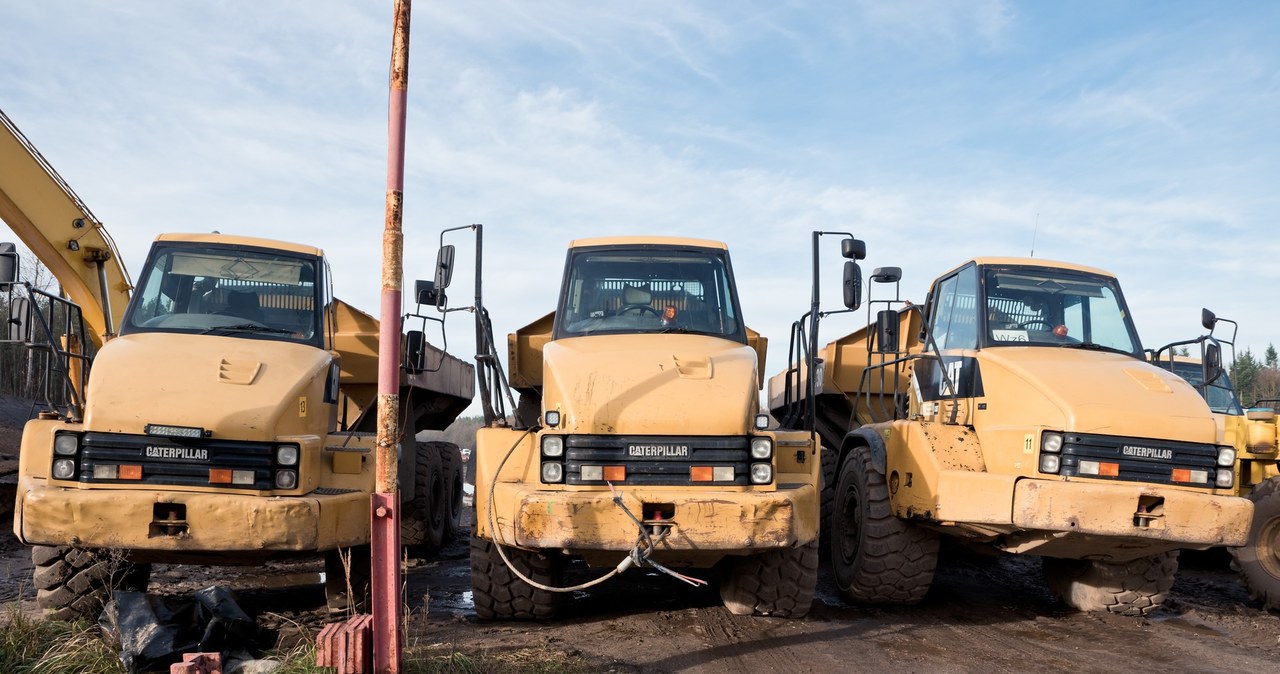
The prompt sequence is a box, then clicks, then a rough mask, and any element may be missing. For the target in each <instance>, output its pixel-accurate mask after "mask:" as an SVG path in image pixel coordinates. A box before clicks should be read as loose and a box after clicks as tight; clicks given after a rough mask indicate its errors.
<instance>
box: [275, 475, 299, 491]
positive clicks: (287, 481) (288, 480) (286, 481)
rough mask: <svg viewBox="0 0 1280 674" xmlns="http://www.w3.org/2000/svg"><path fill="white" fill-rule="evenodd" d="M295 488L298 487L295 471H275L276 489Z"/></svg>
mask: <svg viewBox="0 0 1280 674" xmlns="http://www.w3.org/2000/svg"><path fill="white" fill-rule="evenodd" d="M296 486H298V473H297V472H296V471H292V470H277V471H276V489H293V488H294V487H296Z"/></svg>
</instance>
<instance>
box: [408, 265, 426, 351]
mask: <svg viewBox="0 0 1280 674" xmlns="http://www.w3.org/2000/svg"><path fill="white" fill-rule="evenodd" d="M418 283H422V281H418ZM420 303H421V304H425V302H420ZM426 344H427V337H426V335H424V334H423V333H422V331H421V330H410V331H408V332H406V333H405V334H404V369H406V370H408V371H409V372H422V371H423V370H425V369H427V362H426V361H427V358H426V349H425V348H424V347H425V346H426Z"/></svg>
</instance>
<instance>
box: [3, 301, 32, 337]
mask: <svg viewBox="0 0 1280 674" xmlns="http://www.w3.org/2000/svg"><path fill="white" fill-rule="evenodd" d="M6 327H7V328H8V329H7V332H8V336H9V341H11V342H22V343H26V342H30V341H31V300H29V299H27V298H25V297H15V298H13V301H12V302H10V303H9V324H8V326H6Z"/></svg>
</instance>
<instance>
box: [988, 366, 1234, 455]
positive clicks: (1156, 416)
mask: <svg viewBox="0 0 1280 674" xmlns="http://www.w3.org/2000/svg"><path fill="white" fill-rule="evenodd" d="M978 359H979V362H980V370H981V376H982V380H983V388H984V389H985V391H986V392H987V396H986V397H985V400H986V402H987V403H988V410H989V411H988V414H993V415H994V414H1000V413H1003V412H1008V413H1009V414H1011V415H1013V416H1018V415H1020V414H1025V413H1026V412H1027V411H1028V410H1034V409H1037V408H1039V409H1041V410H1043V412H1045V413H1046V414H1044V416H1046V417H1049V418H1044V419H1043V420H1042V421H1040V420H1037V421H1040V423H1043V424H1044V426H1046V427H1048V428H1057V429H1061V430H1064V431H1075V432H1079V433H1098V434H1102V435H1118V436H1129V437H1140V438H1162V439H1167V440H1177V441H1184V442H1204V443H1216V442H1217V430H1216V427H1215V424H1214V420H1213V415H1212V413H1211V412H1210V411H1209V407H1208V406H1207V405H1206V404H1205V402H1204V399H1203V398H1201V397H1200V394H1199V393H1197V392H1196V390H1195V389H1194V388H1192V387H1191V385H1190V384H1188V383H1187V382H1186V381H1185V380H1183V379H1182V378H1181V377H1179V376H1177V375H1175V374H1173V373H1171V372H1168V371H1166V370H1162V369H1160V368H1158V367H1154V366H1152V365H1150V364H1148V363H1145V362H1142V361H1140V360H1137V359H1134V358H1131V357H1128V356H1124V355H1121V354H1117V353H1109V352H1103V351H1085V350H1082V349H1067V348H1059V349H1050V348H1042V347H1004V348H998V349H985V350H982V351H980V352H978ZM1004 377H1008V378H1009V379H1008V380H1006V381H1001V378H1004ZM1019 380H1020V381H1021V382H1023V385H1017V384H1016V382H1017V381H1019ZM1011 421H1012V419H1011ZM1028 421H1031V420H1029V419H1024V420H1023V422H1022V423H1027V422H1028ZM1031 423H1036V421H1031Z"/></svg>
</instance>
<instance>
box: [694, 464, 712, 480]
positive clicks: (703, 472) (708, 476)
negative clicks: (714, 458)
mask: <svg viewBox="0 0 1280 674" xmlns="http://www.w3.org/2000/svg"><path fill="white" fill-rule="evenodd" d="M715 479H716V476H715V468H713V467H711V466H690V467H689V480H690V481H692V482H714V481H715Z"/></svg>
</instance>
